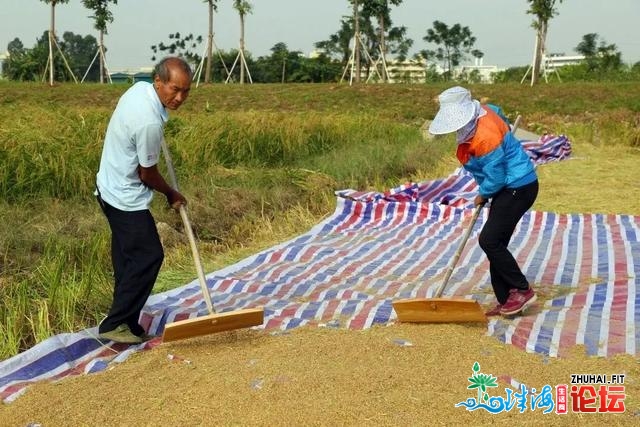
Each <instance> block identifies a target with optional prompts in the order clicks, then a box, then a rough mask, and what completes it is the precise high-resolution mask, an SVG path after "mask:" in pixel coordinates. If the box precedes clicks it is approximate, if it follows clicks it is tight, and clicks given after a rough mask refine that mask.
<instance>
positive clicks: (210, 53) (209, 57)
mask: <svg viewBox="0 0 640 427" xmlns="http://www.w3.org/2000/svg"><path fill="white" fill-rule="evenodd" d="M212 56H213V2H212V0H209V36H208V39H207V67H206V69H205V72H204V82H205V83H209V82H210V81H211V80H212V76H211V61H212V59H213V58H212Z"/></svg>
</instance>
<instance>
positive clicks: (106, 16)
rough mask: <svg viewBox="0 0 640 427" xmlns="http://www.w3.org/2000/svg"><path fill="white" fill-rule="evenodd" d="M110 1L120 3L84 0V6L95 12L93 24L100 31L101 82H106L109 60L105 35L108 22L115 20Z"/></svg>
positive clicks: (104, 0) (105, 0) (98, 52)
mask: <svg viewBox="0 0 640 427" xmlns="http://www.w3.org/2000/svg"><path fill="white" fill-rule="evenodd" d="M109 3H113V4H118V0H82V4H84V7H86V8H87V9H91V10H92V11H93V13H94V14H93V15H92V16H91V18H93V20H94V24H93V26H94V28H95V29H96V30H98V31H99V42H98V49H97V51H96V56H99V61H100V74H99V75H100V83H104V76H105V70H106V62H107V61H106V59H105V50H104V35H105V34H107V23H109V24H110V23H112V22H113V13H111V11H110V10H109ZM92 63H93V62H92ZM88 71H89V70H87V72H88ZM85 77H86V75H85Z"/></svg>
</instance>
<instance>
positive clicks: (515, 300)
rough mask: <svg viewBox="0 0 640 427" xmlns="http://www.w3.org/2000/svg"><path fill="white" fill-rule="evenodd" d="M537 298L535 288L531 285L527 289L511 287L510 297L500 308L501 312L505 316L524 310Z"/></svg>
mask: <svg viewBox="0 0 640 427" xmlns="http://www.w3.org/2000/svg"><path fill="white" fill-rule="evenodd" d="M535 300H536V294H535V292H533V289H531V287H529V289H527V290H526V291H523V290H520V289H511V290H510V291H509V298H508V299H507V302H505V303H504V305H503V306H502V308H501V309H500V314H502V315H503V316H512V315H514V314H518V313H520V312H521V311H523V310H524V309H525V308H527V307H529V306H530V305H531V304H533V303H534V302H535Z"/></svg>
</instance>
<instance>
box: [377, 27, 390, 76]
mask: <svg viewBox="0 0 640 427" xmlns="http://www.w3.org/2000/svg"><path fill="white" fill-rule="evenodd" d="M378 25H379V26H380V56H381V58H380V59H381V61H382V81H383V82H386V81H388V80H389V76H388V75H387V45H386V41H385V39H384V33H385V28H384V16H382V15H380V16H379V17H378Z"/></svg>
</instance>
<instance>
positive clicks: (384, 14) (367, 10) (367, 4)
mask: <svg viewBox="0 0 640 427" xmlns="http://www.w3.org/2000/svg"><path fill="white" fill-rule="evenodd" d="M401 3H402V0H364V3H363V13H364V14H365V15H368V16H375V17H376V18H377V20H378V43H379V48H380V55H381V57H382V62H383V65H386V60H387V59H386V56H387V45H386V40H385V33H386V27H387V26H388V25H391V8H390V7H389V5H390V4H391V5H394V6H399V5H400V4H401ZM401 28H404V27H401ZM397 30H398V29H396V31H397ZM404 31H405V32H406V28H405V29H404ZM409 47H411V43H410V44H409V46H407V50H408V48H409ZM405 55H406V52H405ZM382 79H383V81H387V80H388V79H389V76H388V75H387V68H386V66H383V68H382Z"/></svg>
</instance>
